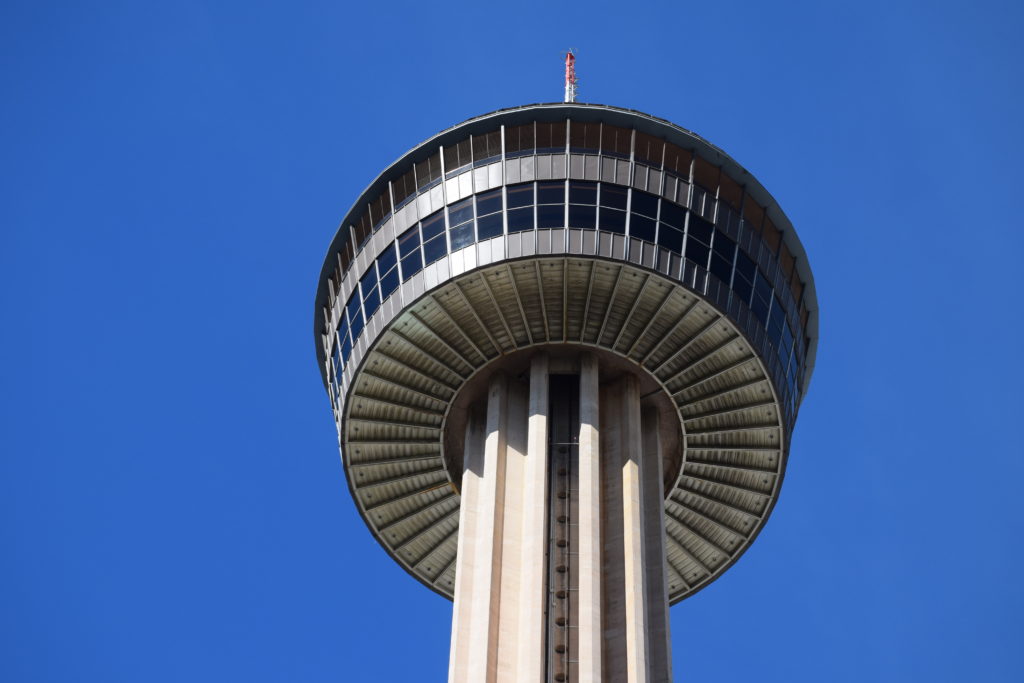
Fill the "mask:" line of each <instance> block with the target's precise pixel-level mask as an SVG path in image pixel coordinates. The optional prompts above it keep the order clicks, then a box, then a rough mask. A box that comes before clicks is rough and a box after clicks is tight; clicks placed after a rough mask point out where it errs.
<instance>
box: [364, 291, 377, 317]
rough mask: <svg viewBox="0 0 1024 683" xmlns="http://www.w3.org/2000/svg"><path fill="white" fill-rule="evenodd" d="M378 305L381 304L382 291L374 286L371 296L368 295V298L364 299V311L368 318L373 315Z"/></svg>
mask: <svg viewBox="0 0 1024 683" xmlns="http://www.w3.org/2000/svg"><path fill="white" fill-rule="evenodd" d="M378 306H380V293H379V292H378V291H377V288H376V287H374V288H373V292H372V293H371V294H370V296H368V297H366V300H365V301H363V313H364V314H365V315H366V319H367V320H369V319H370V316H371V315H373V313H374V311H376V310H377V307H378Z"/></svg>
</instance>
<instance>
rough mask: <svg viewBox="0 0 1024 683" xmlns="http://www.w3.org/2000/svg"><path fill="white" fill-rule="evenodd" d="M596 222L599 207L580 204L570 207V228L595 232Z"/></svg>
mask: <svg viewBox="0 0 1024 683" xmlns="http://www.w3.org/2000/svg"><path fill="white" fill-rule="evenodd" d="M570 193H571V190H570ZM596 222H597V207H594V206H585V205H578V204H570V205H569V227H572V228H586V229H587V230H593V229H594V225H595V223H596Z"/></svg>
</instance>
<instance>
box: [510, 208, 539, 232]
mask: <svg viewBox="0 0 1024 683" xmlns="http://www.w3.org/2000/svg"><path fill="white" fill-rule="evenodd" d="M523 230H533V207H532V206H528V207H526V208H524V209H510V210H509V211H508V231H509V232H521V231H523Z"/></svg>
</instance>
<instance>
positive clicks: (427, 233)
mask: <svg viewBox="0 0 1024 683" xmlns="http://www.w3.org/2000/svg"><path fill="white" fill-rule="evenodd" d="M422 226H423V242H424V244H426V242H427V240H429V239H430V238H431V237H436V236H437V235H440V234H441V233H442V232H444V214H443V213H441V212H438V213H436V214H434V215H433V216H431V217H430V218H427V219H425V220H424V221H423V223H422Z"/></svg>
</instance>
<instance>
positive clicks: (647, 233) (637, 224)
mask: <svg viewBox="0 0 1024 683" xmlns="http://www.w3.org/2000/svg"><path fill="white" fill-rule="evenodd" d="M654 226H655V221H654V219H653V218H647V217H646V216H638V215H637V214H635V213H634V214H633V215H632V216H631V217H630V219H629V234H630V235H632V236H633V237H637V238H639V239H642V240H647V241H648V242H653V241H654Z"/></svg>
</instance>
